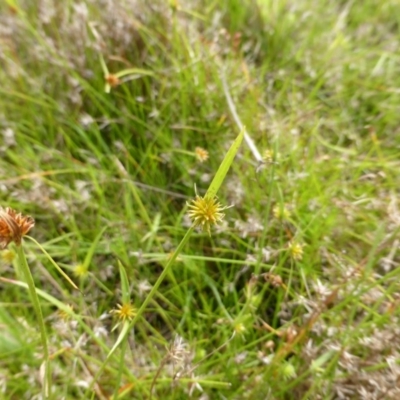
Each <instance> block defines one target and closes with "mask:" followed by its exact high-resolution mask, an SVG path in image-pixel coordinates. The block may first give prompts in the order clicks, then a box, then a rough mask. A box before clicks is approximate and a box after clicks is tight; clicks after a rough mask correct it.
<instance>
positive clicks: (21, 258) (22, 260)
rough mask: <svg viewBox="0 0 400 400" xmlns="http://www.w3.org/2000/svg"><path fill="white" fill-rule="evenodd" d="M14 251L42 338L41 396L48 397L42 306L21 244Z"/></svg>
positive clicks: (47, 372) (47, 357)
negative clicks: (43, 370) (42, 368)
mask: <svg viewBox="0 0 400 400" xmlns="http://www.w3.org/2000/svg"><path fill="white" fill-rule="evenodd" d="M16 251H17V254H18V263H19V267H20V270H21V271H22V273H23V275H24V277H25V281H26V283H27V285H28V290H29V294H30V297H31V301H32V305H33V309H34V310H35V313H36V318H37V320H38V323H39V329H40V336H41V339H42V345H43V359H44V368H45V373H44V380H43V398H44V399H47V398H49V394H50V379H51V378H50V363H49V348H48V346H47V335H46V328H45V325H44V319H43V313H42V308H41V307H40V302H39V297H38V295H37V293H36V288H35V282H34V280H33V276H32V274H31V270H30V268H29V265H28V262H27V260H26V257H25V252H24V249H23V247H22V246H16Z"/></svg>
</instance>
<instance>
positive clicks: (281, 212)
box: [272, 204, 291, 220]
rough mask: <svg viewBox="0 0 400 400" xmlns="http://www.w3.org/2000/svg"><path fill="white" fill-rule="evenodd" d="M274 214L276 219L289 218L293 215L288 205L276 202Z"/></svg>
mask: <svg viewBox="0 0 400 400" xmlns="http://www.w3.org/2000/svg"><path fill="white" fill-rule="evenodd" d="M272 214H274V217H275V218H276V219H282V220H288V219H289V218H290V216H291V212H290V209H289V208H288V207H287V206H286V205H283V206H281V205H280V204H276V205H275V206H274V208H273V209H272Z"/></svg>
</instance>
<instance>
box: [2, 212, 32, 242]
mask: <svg viewBox="0 0 400 400" xmlns="http://www.w3.org/2000/svg"><path fill="white" fill-rule="evenodd" d="M34 225H35V221H34V219H33V218H31V217H25V216H23V215H22V214H21V213H17V212H16V211H15V210H13V209H12V208H9V207H7V208H6V209H3V208H1V207H0V249H1V250H4V249H5V248H6V247H7V246H8V245H9V244H10V243H11V242H14V243H15V244H16V245H17V246H20V245H21V241H22V237H23V236H25V235H26V234H27V233H28V232H29V231H30V230H31V229H32V228H33V227H34Z"/></svg>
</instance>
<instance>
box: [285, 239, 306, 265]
mask: <svg viewBox="0 0 400 400" xmlns="http://www.w3.org/2000/svg"><path fill="white" fill-rule="evenodd" d="M303 247H304V245H303V244H301V243H299V242H296V241H294V240H292V241H291V242H289V244H288V250H289V255H290V257H292V258H293V260H296V261H299V260H301V259H302V258H303Z"/></svg>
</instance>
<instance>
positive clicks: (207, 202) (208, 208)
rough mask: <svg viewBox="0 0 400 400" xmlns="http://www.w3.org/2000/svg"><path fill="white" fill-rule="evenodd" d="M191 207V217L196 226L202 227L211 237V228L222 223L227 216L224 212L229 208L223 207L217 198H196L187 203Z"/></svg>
mask: <svg viewBox="0 0 400 400" xmlns="http://www.w3.org/2000/svg"><path fill="white" fill-rule="evenodd" d="M187 205H188V207H189V212H188V214H189V217H190V218H191V220H192V221H193V224H194V225H196V226H201V227H202V229H203V230H204V231H207V232H208V234H209V235H210V236H211V226H212V225H215V224H217V223H218V222H221V221H222V220H223V219H224V217H225V214H224V213H223V212H222V211H223V210H225V209H226V208H227V207H223V206H222V205H221V204H220V203H219V202H218V201H217V198H216V197H209V196H206V197H201V196H196V198H195V199H194V200H192V201H191V202H190V203H187Z"/></svg>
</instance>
